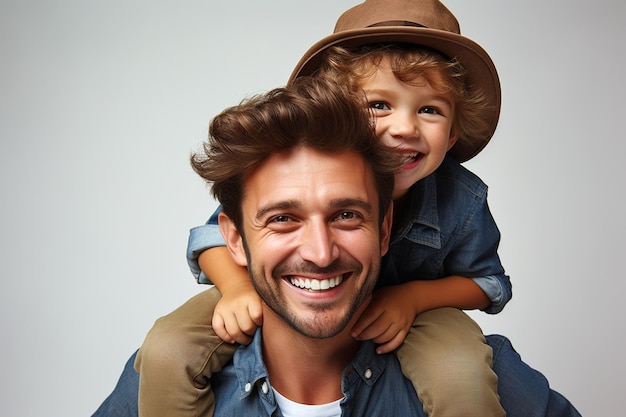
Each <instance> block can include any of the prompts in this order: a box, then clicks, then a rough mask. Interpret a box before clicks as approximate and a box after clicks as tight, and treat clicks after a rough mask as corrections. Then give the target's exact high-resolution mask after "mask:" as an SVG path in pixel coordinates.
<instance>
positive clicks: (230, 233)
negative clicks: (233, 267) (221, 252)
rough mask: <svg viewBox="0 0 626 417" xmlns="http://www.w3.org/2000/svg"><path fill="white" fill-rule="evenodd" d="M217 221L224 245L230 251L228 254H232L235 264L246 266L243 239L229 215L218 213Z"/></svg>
mask: <svg viewBox="0 0 626 417" xmlns="http://www.w3.org/2000/svg"><path fill="white" fill-rule="evenodd" d="M217 221H218V223H219V225H220V231H221V232H222V236H224V240H225V241H226V247H227V248H228V251H229V252H230V256H232V258H233V260H234V261H235V263H236V264H237V265H239V266H244V267H246V266H248V260H247V258H246V251H245V250H244V246H243V240H242V238H241V234H240V233H239V231H238V230H237V228H236V227H235V223H233V221H232V220H231V219H230V217H228V216H227V215H225V214H224V213H220V214H219V215H218V218H217Z"/></svg>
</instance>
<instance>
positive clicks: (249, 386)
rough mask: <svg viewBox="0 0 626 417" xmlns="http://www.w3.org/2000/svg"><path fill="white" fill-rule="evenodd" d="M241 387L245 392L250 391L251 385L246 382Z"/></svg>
mask: <svg viewBox="0 0 626 417" xmlns="http://www.w3.org/2000/svg"><path fill="white" fill-rule="evenodd" d="M243 389H245V390H246V392H250V390H251V389H252V385H251V384H250V383H249V382H248V383H247V384H246V386H245V387H244V388H243Z"/></svg>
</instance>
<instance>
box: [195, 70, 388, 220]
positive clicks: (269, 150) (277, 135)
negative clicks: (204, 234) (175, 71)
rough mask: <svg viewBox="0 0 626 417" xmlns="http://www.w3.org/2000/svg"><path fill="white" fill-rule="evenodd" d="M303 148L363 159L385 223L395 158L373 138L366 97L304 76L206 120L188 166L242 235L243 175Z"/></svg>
mask: <svg viewBox="0 0 626 417" xmlns="http://www.w3.org/2000/svg"><path fill="white" fill-rule="evenodd" d="M300 146H306V147H310V148H312V149H316V150H320V151H323V152H328V153H340V152H347V151H351V152H355V153H358V154H360V155H361V156H362V157H363V159H364V160H365V162H366V163H367V164H368V165H369V166H370V168H371V169H372V173H373V177H374V180H375V184H376V187H377V191H378V196H379V208H380V211H381V220H382V216H384V214H385V212H386V211H387V208H388V207H389V204H390V201H391V195H392V192H393V185H394V182H393V181H394V173H395V170H396V169H397V168H398V167H399V164H398V160H397V156H396V155H395V154H394V153H393V152H392V151H391V150H390V149H388V148H387V147H385V146H384V145H383V144H382V143H380V142H379V140H378V139H377V138H376V135H375V133H374V128H373V126H372V124H371V122H370V115H369V113H368V110H367V109H366V108H365V106H363V97H362V96H360V97H357V96H356V95H355V93H354V92H352V91H350V90H349V89H347V88H345V87H343V86H340V85H337V84H334V83H331V82H329V81H328V80H323V79H316V78H310V77H302V78H299V79H298V80H296V81H295V82H294V83H293V84H291V85H289V86H287V87H283V88H276V89H274V90H271V91H269V92H267V93H265V94H261V95H257V96H254V97H251V98H249V99H247V100H244V101H242V102H241V103H240V104H239V105H237V106H234V107H230V108H227V109H226V110H224V111H223V112H222V113H220V114H218V115H217V116H216V117H215V118H214V119H213V120H212V121H211V124H210V126H209V139H208V141H207V142H205V143H204V144H203V149H202V151H201V152H198V153H195V154H193V155H192V156H191V165H192V167H193V169H194V170H195V171H196V172H197V173H198V174H199V175H200V176H201V177H202V178H204V179H205V180H206V181H207V182H208V183H210V184H212V186H211V191H212V194H213V196H214V197H215V198H217V199H218V200H219V202H220V203H221V205H222V210H223V212H224V213H225V214H226V215H227V216H228V217H230V219H231V220H232V221H233V222H234V223H235V225H236V226H237V227H238V228H239V229H240V230H241V228H240V226H241V216H242V214H241V202H242V199H243V192H244V182H245V179H246V176H247V175H248V174H249V173H251V172H252V171H253V170H254V169H255V168H256V167H258V166H259V165H260V164H261V163H263V162H264V161H265V160H266V159H267V158H268V157H270V156H271V155H273V154H275V153H279V152H285V151H288V150H290V149H294V148H296V147H300Z"/></svg>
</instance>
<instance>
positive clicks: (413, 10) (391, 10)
mask: <svg viewBox="0 0 626 417" xmlns="http://www.w3.org/2000/svg"><path fill="white" fill-rule="evenodd" d="M377 26H418V27H419V26H421V27H426V28H429V29H439V30H444V31H446V32H452V33H457V34H460V33H461V30H460V27H459V22H458V20H457V19H456V18H455V17H454V15H453V14H452V12H450V10H448V9H447V8H446V6H444V5H443V4H442V3H441V2H440V1H436V0H365V1H364V2H363V3H361V4H359V5H357V6H354V7H353V8H351V9H349V10H347V11H346V12H344V13H343V14H342V15H341V16H340V17H339V19H338V20H337V24H336V25H335V31H334V32H335V33H338V32H344V31H348V30H354V29H363V28H367V27H377Z"/></svg>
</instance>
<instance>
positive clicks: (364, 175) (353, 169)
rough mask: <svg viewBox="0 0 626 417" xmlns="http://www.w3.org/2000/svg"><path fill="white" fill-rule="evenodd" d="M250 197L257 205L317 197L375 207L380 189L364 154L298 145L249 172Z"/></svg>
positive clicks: (328, 202) (294, 202)
mask: <svg viewBox="0 0 626 417" xmlns="http://www.w3.org/2000/svg"><path fill="white" fill-rule="evenodd" d="M247 199H254V200H255V205H257V206H265V205H272V204H284V205H293V206H295V205H301V204H304V202H305V201H313V200H316V203H318V204H321V203H322V202H323V203H324V204H326V205H329V206H331V205H335V206H336V205H338V204H344V203H347V202H348V201H350V200H354V201H361V202H365V203H366V204H369V205H371V206H372V207H374V206H375V205H376V201H377V191H376V189H375V186H374V181H373V175H372V172H371V168H370V167H369V165H368V164H367V163H366V162H365V160H364V159H363V157H362V156H361V155H360V154H358V153H356V152H338V153H330V152H325V151H320V150H317V149H312V148H309V147H298V148H295V149H292V150H289V151H285V152H280V153H276V154H274V155H272V156H270V157H269V158H268V159H266V160H265V161H264V162H263V163H262V164H261V165H260V166H259V167H257V168H256V169H255V170H254V171H253V172H251V173H250V175H248V177H247V179H246V181H245V189H244V202H245V200H247ZM279 202H280V203H279Z"/></svg>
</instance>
